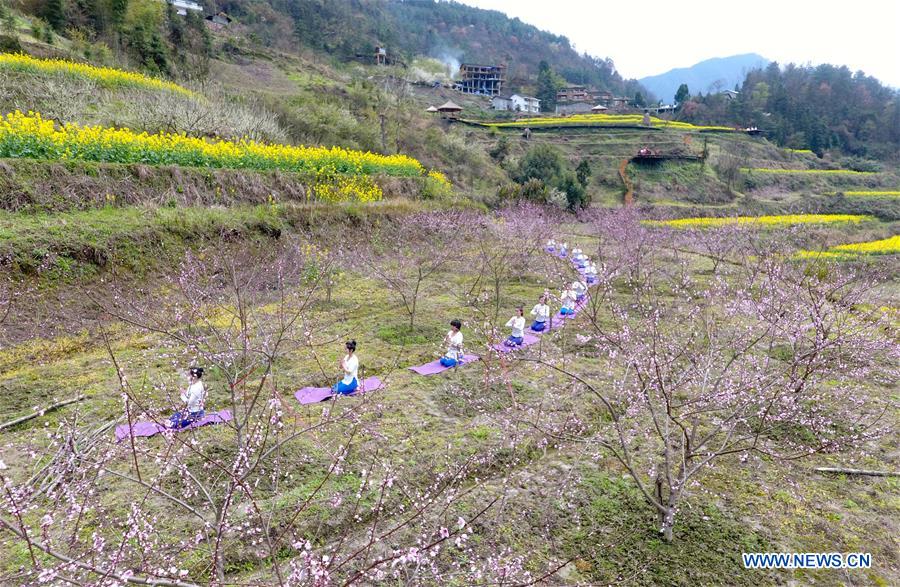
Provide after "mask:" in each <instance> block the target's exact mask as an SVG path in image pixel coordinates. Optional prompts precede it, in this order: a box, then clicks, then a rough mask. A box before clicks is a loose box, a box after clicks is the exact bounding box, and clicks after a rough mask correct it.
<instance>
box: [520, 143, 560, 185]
mask: <svg viewBox="0 0 900 587" xmlns="http://www.w3.org/2000/svg"><path fill="white" fill-rule="evenodd" d="M564 166H565V163H564V161H563V156H562V153H561V152H560V150H559V149H557V148H556V147H554V146H553V145H547V144H543V145H536V146H534V147H532V148H531V149H529V150H528V152H527V153H525V156H524V157H522V160H521V161H519V168H518V170H517V171H516V180H517V181H519V183H524V182H526V181H528V180H529V179H539V180H541V181H542V182H544V183H545V184H555V183H556V182H557V181H558V180H559V178H560V176H561V175H562V172H563V169H564Z"/></svg>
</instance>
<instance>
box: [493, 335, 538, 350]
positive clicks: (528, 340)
mask: <svg viewBox="0 0 900 587" xmlns="http://www.w3.org/2000/svg"><path fill="white" fill-rule="evenodd" d="M522 338H523V340H522V344H520V345H519V346H506V345H505V344H503V343H502V342H501V343H500V344H495V345H493V346H492V347H491V348H492V349H494V350H495V351H498V352H501V353H508V352H510V351H514V350H516V349H520V348H523V347H526V346H531V345H533V344H534V343H536V342H537V341H538V340H539V339H538V337H537V336H535V335H533V334H528V333H527V332H526V333H525V335H524V336H523V337H522Z"/></svg>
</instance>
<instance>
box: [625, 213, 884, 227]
mask: <svg viewBox="0 0 900 587" xmlns="http://www.w3.org/2000/svg"><path fill="white" fill-rule="evenodd" d="M871 219H872V217H871V216H866V215H861V214H786V215H783V216H723V217H716V218H678V219H676V220H644V221H642V224H645V225H647V226H668V227H672V228H713V227H718V226H729V225H735V224H736V225H742V226H754V227H764V228H765V227H769V226H791V225H794V224H829V223H834V222H862V221H864V220H871Z"/></svg>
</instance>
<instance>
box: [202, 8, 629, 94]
mask: <svg viewBox="0 0 900 587" xmlns="http://www.w3.org/2000/svg"><path fill="white" fill-rule="evenodd" d="M218 6H219V7H220V8H223V9H225V10H227V11H228V12H229V13H230V14H232V15H233V16H236V17H237V18H238V19H240V20H242V21H244V22H246V23H247V27H248V28H249V30H250V31H251V32H252V33H253V34H254V35H256V36H257V38H260V39H262V40H263V41H264V42H265V43H266V44H269V45H270V46H274V47H278V48H281V49H284V50H290V49H292V48H294V46H295V45H294V42H295V40H299V42H300V43H301V44H302V45H303V46H305V47H308V48H310V49H312V50H314V51H318V52H322V53H325V54H327V55H328V56H329V58H331V59H335V60H340V61H347V60H352V59H355V58H356V56H357V55H364V56H370V55H373V54H374V48H375V47H376V46H383V47H385V48H386V49H387V51H388V54H389V55H391V56H393V57H394V58H399V59H401V60H403V61H404V62H406V63H407V64H411V63H412V62H413V60H414V59H415V58H416V57H417V56H426V57H432V58H435V59H438V60H440V61H443V62H444V63H445V64H447V66H448V68H449V69H450V70H451V71H453V72H455V70H456V69H458V66H459V63H460V62H474V63H491V64H501V63H503V64H506V65H507V67H508V77H509V80H510V83H511V88H513V89H521V88H524V87H530V86H532V85H533V84H534V79H535V78H536V76H537V73H538V65H539V63H540V61H541V60H546V61H547V62H548V63H549V64H550V65H551V66H552V67H553V69H554V70H555V71H556V72H558V73H559V74H560V75H562V76H563V77H564V78H566V79H568V80H569V81H571V82H573V83H585V84H594V85H596V86H598V87H599V88H601V89H608V90H610V91H613V92H615V93H617V94H625V95H634V92H635V90H636V89H639V88H638V87H637V86H636V84H634V83H631V82H626V81H625V80H623V79H622V77H621V76H620V75H619V74H618V73H617V72H616V71H615V67H614V65H613V64H612V62H611V61H609V60H605V59H602V58H594V57H590V56H587V55H583V54H579V53H578V52H576V51H575V50H574V49H573V48H572V46H571V44H570V42H569V40H568V39H567V38H566V37H564V36H560V35H554V34H551V33H548V32H545V31H542V30H540V29H538V28H537V27H535V26H533V25H530V24H526V23H523V22H522V21H520V20H519V19H517V18H509V17H508V16H506V15H505V14H503V13H501V12H498V11H492V10H483V9H479V8H473V7H471V6H467V5H464V4H460V3H458V2H439V1H436V0H416V1H413V2H402V1H397V0H327V1H326V0H299V1H291V2H287V1H285V0H231V1H229V2H219V3H218Z"/></svg>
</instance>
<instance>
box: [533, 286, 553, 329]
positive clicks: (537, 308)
mask: <svg viewBox="0 0 900 587" xmlns="http://www.w3.org/2000/svg"><path fill="white" fill-rule="evenodd" d="M531 315H532V316H534V323H532V325H531V329H532V330H534V331H535V332H542V331H543V330H544V328H546V327H547V320H549V319H550V306H548V305H547V296H546V295H543V296H541V299H540V301H539V302H538V303H537V304H535V305H534V307H533V308H532V309H531Z"/></svg>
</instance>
